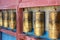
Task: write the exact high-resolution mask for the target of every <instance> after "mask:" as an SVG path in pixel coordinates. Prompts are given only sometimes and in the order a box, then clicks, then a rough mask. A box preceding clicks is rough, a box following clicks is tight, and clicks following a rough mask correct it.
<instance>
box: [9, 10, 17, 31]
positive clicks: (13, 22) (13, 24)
mask: <svg viewBox="0 0 60 40" xmlns="http://www.w3.org/2000/svg"><path fill="white" fill-rule="evenodd" d="M9 28H10V29H12V30H13V29H15V28H16V11H15V10H9Z"/></svg>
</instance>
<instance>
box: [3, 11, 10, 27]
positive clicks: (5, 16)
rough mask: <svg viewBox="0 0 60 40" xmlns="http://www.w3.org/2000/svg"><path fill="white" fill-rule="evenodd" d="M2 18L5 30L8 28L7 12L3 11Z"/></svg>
mask: <svg viewBox="0 0 60 40" xmlns="http://www.w3.org/2000/svg"><path fill="white" fill-rule="evenodd" d="M3 16H4V17H3V21H4V24H3V25H4V27H5V28H7V27H8V22H9V21H8V12H7V10H4V11H3Z"/></svg>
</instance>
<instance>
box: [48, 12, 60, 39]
mask: <svg viewBox="0 0 60 40" xmlns="http://www.w3.org/2000/svg"><path fill="white" fill-rule="evenodd" d="M59 15H60V14H59ZM57 16H58V12H56V11H52V12H51V13H50V15H49V17H50V21H49V37H50V38H52V39H57V38H58V37H59V31H58V30H59V28H58V27H59V26H58V25H57V23H58V21H59V19H58V17H57ZM58 24H59V23H58Z"/></svg>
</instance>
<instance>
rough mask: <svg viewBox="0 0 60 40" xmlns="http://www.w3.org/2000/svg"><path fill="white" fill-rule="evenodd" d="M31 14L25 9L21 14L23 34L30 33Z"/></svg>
mask: <svg viewBox="0 0 60 40" xmlns="http://www.w3.org/2000/svg"><path fill="white" fill-rule="evenodd" d="M32 25H33V24H32V12H29V11H28V9H25V10H24V12H23V32H30V31H31V30H32Z"/></svg>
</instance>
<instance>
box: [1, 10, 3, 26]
mask: <svg viewBox="0 0 60 40" xmlns="http://www.w3.org/2000/svg"><path fill="white" fill-rule="evenodd" d="M0 26H3V20H2V11H0Z"/></svg>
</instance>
